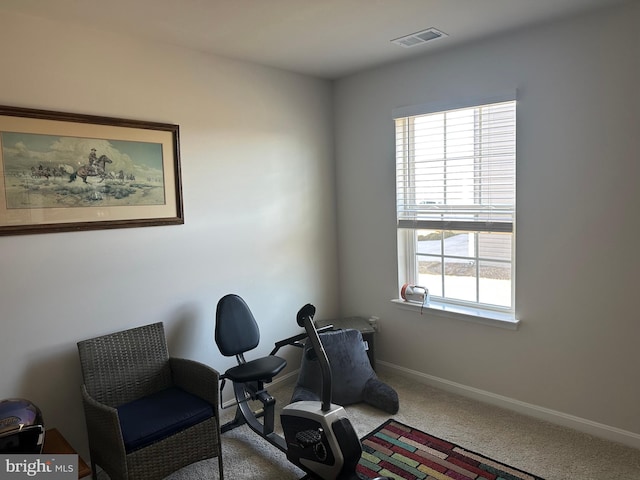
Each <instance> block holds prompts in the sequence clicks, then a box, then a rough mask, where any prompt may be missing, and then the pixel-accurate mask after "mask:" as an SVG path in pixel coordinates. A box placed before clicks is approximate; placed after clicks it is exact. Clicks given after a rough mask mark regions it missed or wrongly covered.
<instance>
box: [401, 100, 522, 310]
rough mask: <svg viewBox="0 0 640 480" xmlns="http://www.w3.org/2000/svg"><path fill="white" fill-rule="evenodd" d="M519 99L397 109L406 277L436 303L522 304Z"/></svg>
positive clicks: (502, 307)
mask: <svg viewBox="0 0 640 480" xmlns="http://www.w3.org/2000/svg"><path fill="white" fill-rule="evenodd" d="M511 97H512V98H508V100H507V101H505V98H503V97H501V98H499V100H498V101H494V102H489V103H484V104H481V105H479V104H478V105H473V104H472V105H464V106H462V107H457V108H454V109H448V110H437V109H436V110H435V111H431V110H430V109H429V108H428V107H423V106H418V107H409V108H408V109H407V108H405V109H399V111H396V112H394V117H395V122H396V173H397V214H398V265H399V283H400V285H402V284H403V283H412V284H416V285H420V286H424V287H426V288H428V289H429V293H430V296H431V299H432V300H433V301H435V302H441V303H445V304H455V305H457V306H462V307H465V306H467V307H472V308H476V309H477V308H481V309H487V310H495V311H501V312H506V313H513V311H514V283H515V282H514V278H515V275H514V272H515V263H514V259H515V248H514V246H515V233H514V221H515V198H516V192H515V186H516V181H515V172H516V170H515V164H516V125H515V121H516V102H515V95H511ZM421 109H423V110H424V111H421ZM407 111H409V112H410V114H407Z"/></svg>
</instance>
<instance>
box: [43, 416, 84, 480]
mask: <svg viewBox="0 0 640 480" xmlns="http://www.w3.org/2000/svg"><path fill="white" fill-rule="evenodd" d="M42 453H48V454H52V453H53V454H55V453H59V454H63V455H78V452H76V451H75V450H74V449H73V447H72V446H71V445H70V444H69V442H67V439H66V438H64V437H63V436H62V434H61V433H60V432H59V431H58V429H57V428H50V429H49V430H47V431H46V432H45V433H44V445H43V446H42ZM89 475H91V468H89V465H87V463H86V462H85V461H84V460H83V459H82V457H81V456H80V455H78V478H84V477H88V476H89Z"/></svg>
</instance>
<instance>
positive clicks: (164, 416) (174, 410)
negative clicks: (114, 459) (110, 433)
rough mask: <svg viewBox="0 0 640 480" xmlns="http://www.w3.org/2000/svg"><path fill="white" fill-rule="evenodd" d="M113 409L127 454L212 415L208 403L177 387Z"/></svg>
mask: <svg viewBox="0 0 640 480" xmlns="http://www.w3.org/2000/svg"><path fill="white" fill-rule="evenodd" d="M117 410H118V416H119V419H120V428H121V429H122V436H123V439H124V446H125V450H126V451H127V453H131V452H133V451H135V450H139V449H141V448H144V447H146V446H148V445H151V444H152V443H155V442H158V441H160V440H163V439H165V438H168V437H170V436H172V435H174V434H176V433H178V432H181V431H182V430H185V429H187V428H189V427H192V426H193V425H196V424H198V423H200V422H202V421H203V420H206V419H208V418H210V417H212V416H213V407H212V406H211V405H210V404H209V403H207V402H206V401H204V400H203V399H201V398H200V397H197V396H195V395H192V394H190V393H188V392H185V391H184V390H182V389H180V388H177V387H170V388H167V389H166V390H161V391H159V392H156V393H153V394H151V395H148V396H146V397H142V398H139V399H137V400H134V401H133V402H129V403H125V404H124V405H120V406H119V407H118V408H117Z"/></svg>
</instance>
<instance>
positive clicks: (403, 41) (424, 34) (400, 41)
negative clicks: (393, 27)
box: [391, 28, 449, 48]
mask: <svg viewBox="0 0 640 480" xmlns="http://www.w3.org/2000/svg"><path fill="white" fill-rule="evenodd" d="M448 36H449V35H447V34H446V33H444V32H442V31H440V30H438V29H437V28H427V29H426V30H422V31H420V32H416V33H412V34H411V35H405V36H404V37H400V38H396V39H395V40H391V43H395V44H396V45H400V46H401V47H404V48H411V47H415V46H417V45H422V44H424V43H427V42H430V41H432V40H437V39H438V38H444V37H448Z"/></svg>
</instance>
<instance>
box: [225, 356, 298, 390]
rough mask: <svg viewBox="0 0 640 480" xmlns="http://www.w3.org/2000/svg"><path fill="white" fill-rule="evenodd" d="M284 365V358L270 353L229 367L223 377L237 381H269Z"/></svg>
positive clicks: (285, 363)
mask: <svg viewBox="0 0 640 480" xmlns="http://www.w3.org/2000/svg"><path fill="white" fill-rule="evenodd" d="M286 366H287V361H286V360H285V359H284V358H280V357H277V356H275V355H270V356H268V357H262V358H257V359H255V360H251V361H249V362H247V363H243V364H240V365H237V366H235V367H231V368H230V369H229V370H227V372H226V373H225V377H227V378H228V379H229V380H231V381H233V382H237V383H245V382H256V381H263V382H270V381H271V380H272V379H273V377H275V376H276V375H277V374H278V373H280V371H281V370H282V369H283V368H284V367H286Z"/></svg>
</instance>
